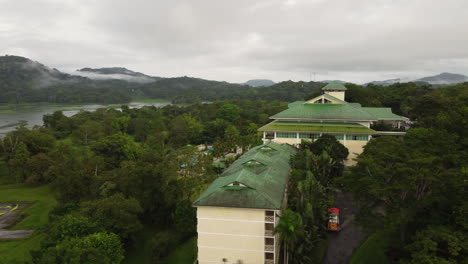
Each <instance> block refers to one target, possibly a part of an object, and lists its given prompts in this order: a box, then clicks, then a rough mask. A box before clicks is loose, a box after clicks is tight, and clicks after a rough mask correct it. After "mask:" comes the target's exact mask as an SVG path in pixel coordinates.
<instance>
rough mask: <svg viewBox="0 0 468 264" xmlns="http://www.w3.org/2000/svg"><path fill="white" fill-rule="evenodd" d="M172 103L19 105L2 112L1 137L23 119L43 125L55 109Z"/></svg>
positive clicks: (67, 110)
mask: <svg viewBox="0 0 468 264" xmlns="http://www.w3.org/2000/svg"><path fill="white" fill-rule="evenodd" d="M169 104H171V103H170V102H157V103H146V102H131V103H128V104H110V105H102V104H87V105H71V106H60V105H53V104H27V105H19V106H18V107H14V108H13V109H11V107H10V108H9V110H4V111H3V112H4V113H2V112H0V137H1V136H4V135H5V134H6V133H8V132H10V131H12V130H15V129H16V127H17V126H18V125H19V123H20V122H21V121H26V122H27V124H28V125H27V126H28V127H29V128H31V127H33V126H42V125H43V121H42V117H43V116H44V115H46V114H52V113H53V112H55V111H58V110H62V111H63V114H64V115H65V116H72V115H75V114H77V113H78V112H80V111H81V110H84V111H94V110H96V109H98V108H104V107H116V108H117V109H120V108H118V107H120V106H121V105H128V107H129V108H141V107H143V106H156V107H163V106H166V105H169Z"/></svg>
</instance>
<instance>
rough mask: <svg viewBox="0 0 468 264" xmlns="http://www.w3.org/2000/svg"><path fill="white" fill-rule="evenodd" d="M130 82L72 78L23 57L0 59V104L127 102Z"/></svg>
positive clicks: (1, 57)
mask: <svg viewBox="0 0 468 264" xmlns="http://www.w3.org/2000/svg"><path fill="white" fill-rule="evenodd" d="M125 89H127V90H128V83H127V82H125V81H118V80H109V81H94V80H91V79H89V78H86V77H82V76H75V75H70V74H67V73H63V72H60V71H59V70H57V69H53V68H50V67H47V66H45V65H43V64H41V63H39V62H37V61H33V60H30V59H28V58H24V57H20V56H8V55H6V56H0V94H1V96H0V103H21V102H52V103H84V102H86V103H89V102H95V103H120V102H128V101H130V99H131V97H130V96H129V95H128V92H127V91H125Z"/></svg>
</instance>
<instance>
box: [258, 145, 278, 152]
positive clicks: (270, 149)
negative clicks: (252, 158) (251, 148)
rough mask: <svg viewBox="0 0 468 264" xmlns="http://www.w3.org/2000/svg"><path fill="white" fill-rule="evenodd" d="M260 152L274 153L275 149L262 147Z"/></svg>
mask: <svg viewBox="0 0 468 264" xmlns="http://www.w3.org/2000/svg"><path fill="white" fill-rule="evenodd" d="M260 150H261V151H263V152H269V151H275V149H273V148H271V147H269V146H263V147H261V148H260Z"/></svg>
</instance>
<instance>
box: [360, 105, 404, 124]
mask: <svg viewBox="0 0 468 264" xmlns="http://www.w3.org/2000/svg"><path fill="white" fill-rule="evenodd" d="M362 109H363V110H364V111H366V112H368V113H369V114H371V115H372V116H374V118H375V119H378V120H403V121H404V120H408V118H407V117H404V116H399V115H395V114H394V113H392V109H391V108H387V107H363V108H362Z"/></svg>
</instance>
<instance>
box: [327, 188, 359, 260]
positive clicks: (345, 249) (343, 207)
mask: <svg viewBox="0 0 468 264" xmlns="http://www.w3.org/2000/svg"><path fill="white" fill-rule="evenodd" d="M335 207H336V208H339V209H340V223H341V231H339V232H337V233H331V234H330V236H329V238H330V239H329V242H328V248H327V253H326V255H325V259H324V261H323V264H346V263H348V262H349V261H350V259H351V257H352V255H353V252H354V250H355V249H356V248H358V247H359V246H360V245H361V243H362V242H363V241H364V240H365V239H366V237H367V234H366V233H364V232H363V231H362V230H361V227H360V226H358V225H357V224H356V223H355V222H354V216H355V214H356V213H357V211H358V208H357V207H356V206H355V205H354V203H353V197H352V195H351V194H350V193H343V192H341V191H339V192H338V193H337V196H336V201H335Z"/></svg>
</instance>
